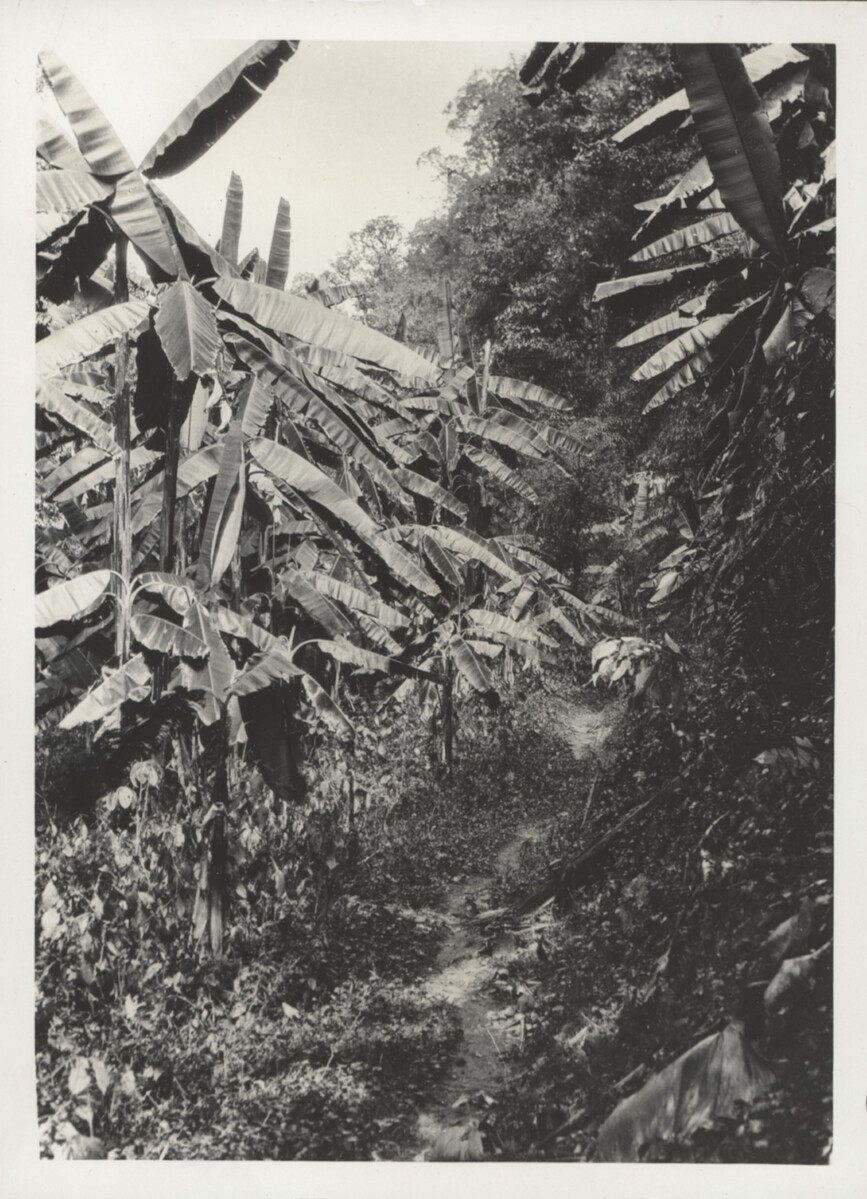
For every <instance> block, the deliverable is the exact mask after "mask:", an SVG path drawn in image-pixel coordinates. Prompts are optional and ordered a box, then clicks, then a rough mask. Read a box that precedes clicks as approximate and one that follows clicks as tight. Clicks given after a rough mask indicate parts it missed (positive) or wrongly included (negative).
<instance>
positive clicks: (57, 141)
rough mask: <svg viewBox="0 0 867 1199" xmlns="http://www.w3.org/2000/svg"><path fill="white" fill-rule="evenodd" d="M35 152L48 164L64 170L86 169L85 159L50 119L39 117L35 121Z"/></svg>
mask: <svg viewBox="0 0 867 1199" xmlns="http://www.w3.org/2000/svg"><path fill="white" fill-rule="evenodd" d="M36 153H37V154H38V155H39V157H40V158H41V159H42V160H43V162H47V163H48V165H49V166H52V167H59V168H60V169H61V170H64V171H88V170H89V169H90V168H89V167H88V165H87V159H86V158H84V157H83V155H82V154H81V153H80V152H79V151H78V150H77V149H76V148H75V146H73V144H72V142H71V141H70V140H69V138H68V137H66V136H65V134H63V133H61V132H60V130H59V129H58V128H57V127H56V126H55V125H53V124H52V122H51V121H48V120H46V119H45V118H44V117H40V118H39V119H38V120H37V122H36Z"/></svg>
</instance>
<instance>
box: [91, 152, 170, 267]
mask: <svg viewBox="0 0 867 1199" xmlns="http://www.w3.org/2000/svg"><path fill="white" fill-rule="evenodd" d="M108 211H109V213H110V214H111V217H112V220H114V221H115V222H116V223H117V224H118V225H119V226H120V228H121V229H122V230H123V232H124V233H125V234H126V235H127V237H128V238H129V240H130V241H131V242H132V243H133V245H134V246H135V248H136V249H137V250H139V251H140V252H141V254H142V255H144V257H145V258H148V259H150V260H151V262H154V263H156V265H157V266H158V267H159V268H160V271H161V272H162V275H161V276H157V281H158V282H164V281H165V279H174V278H177V275H178V273H179V270H180V260H179V256H178V253H177V250H176V247H175V245H174V239H173V238H172V237H170V235H169V233H168V232H167V229H166V226H165V225H164V224H163V222H162V219H161V217H160V214H159V210H158V209H157V205H156V202H155V201H154V198H153V196H152V195H151V192H150V189H149V188H148V186H147V184H146V183H145V181H144V179H142V177H141V175H140V174H139V172H138V171H130V172H129V174H128V175H122V176H121V178H120V179H118V181H117V184H116V186H115V189H114V195H113V196H112V197H111V199H110V200H109V203H108Z"/></svg>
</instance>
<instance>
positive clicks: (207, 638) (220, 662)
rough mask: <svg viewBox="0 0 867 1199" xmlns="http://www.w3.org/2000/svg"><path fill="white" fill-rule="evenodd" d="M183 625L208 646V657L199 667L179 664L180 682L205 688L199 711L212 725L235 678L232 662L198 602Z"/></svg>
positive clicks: (195, 688) (197, 687) (208, 616)
mask: <svg viewBox="0 0 867 1199" xmlns="http://www.w3.org/2000/svg"><path fill="white" fill-rule="evenodd" d="M184 628H185V629H187V630H188V631H189V632H190V633H193V634H194V636H196V637H198V638H199V640H201V641H204V642H205V644H206V645H207V647H208V651H209V652H208V660H207V662H206V663H205V664H204V666H201V667H192V666H190V665H189V664H188V663H186V662H182V663H181V682H182V683H183V685H184V687H186V689H187V690H188V691H204V693H205V699H204V703H203V706H202V709H201V713H200V719H201V721H202V724H204V725H212V724H214V723H215V722H216V721H217V720H218V719H219V718H220V714H221V709H222V705H223V703H224V702H225V700H226V698H227V696H228V694H229V688H230V687H231V685H232V683H233V681H234V678H235V664H234V663H233V661H232V659H231V658H230V657H229V654H228V652H227V650H226V647H225V646H224V645H223V639H222V637H221V636H220V634H219V633H218V632H217V630H216V629H215V628H214V624H213V621H212V620H211V618H210V615H209V614H208V612H207V611H206V610H205V609H204V608H203V607H202V605H201V604H199V603H194V604H192V605H191V606H190V608H189V610H188V611H187V612H186V614H185V615H184Z"/></svg>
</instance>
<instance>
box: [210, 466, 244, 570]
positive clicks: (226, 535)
mask: <svg viewBox="0 0 867 1199" xmlns="http://www.w3.org/2000/svg"><path fill="white" fill-rule="evenodd" d="M245 495H246V484H245V482H244V462H243V456H242V460H241V465H240V468H239V470H238V478H237V481H236V483H235V485H234V487H233V488H232V491H231V494H230V495H229V498H228V500H227V501H226V507H225V509H224V511H223V519H222V521H221V522H220V530H219V532H218V534H217V539H216V541H215V543H214V559H213V565H212V566H211V585H212V586H214V587H216V586H217V584H218V583H219V582H220V580H221V579H222V577H223V575H224V574H225V573H226V571H227V569H228V567H229V563H230V562H231V561H232V557H233V555H234V553H235V547H236V546H237V544H238V538H239V536H240V533H241V521H242V519H243V516H244V501H245Z"/></svg>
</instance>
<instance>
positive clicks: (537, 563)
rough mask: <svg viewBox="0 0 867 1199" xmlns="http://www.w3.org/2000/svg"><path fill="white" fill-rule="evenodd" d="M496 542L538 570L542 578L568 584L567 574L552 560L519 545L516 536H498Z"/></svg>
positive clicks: (513, 555) (520, 560)
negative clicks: (553, 563) (547, 560)
mask: <svg viewBox="0 0 867 1199" xmlns="http://www.w3.org/2000/svg"><path fill="white" fill-rule="evenodd" d="M496 543H497V545H499V546H502V547H503V548H504V549H505V551H506V552H507V553H508V554H510V555H511V556H512V557H513V558H517V560H518V561H519V562H523V563H524V564H525V565H527V566H530V567H532V568H533V570H537V571H538V572H539V577H540V578H542V579H551V580H553V581H554V582H555V583H559V584H560V585H561V586H564V587H565V586H568V583H569V580H568V579H567V578H566V576H565V575H563V574H561V573H560V571H559V570H557V569H556V567H553V566H552V565H551V564H550V562H545V561H544V559H543V558H540V557H539V556H538V554H534V553H532V552H531V551H530V550H528V549H527V547H526V546H523V545H519V544H518V543H517V541H516V539H515V538H513V537H498V538H496Z"/></svg>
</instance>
